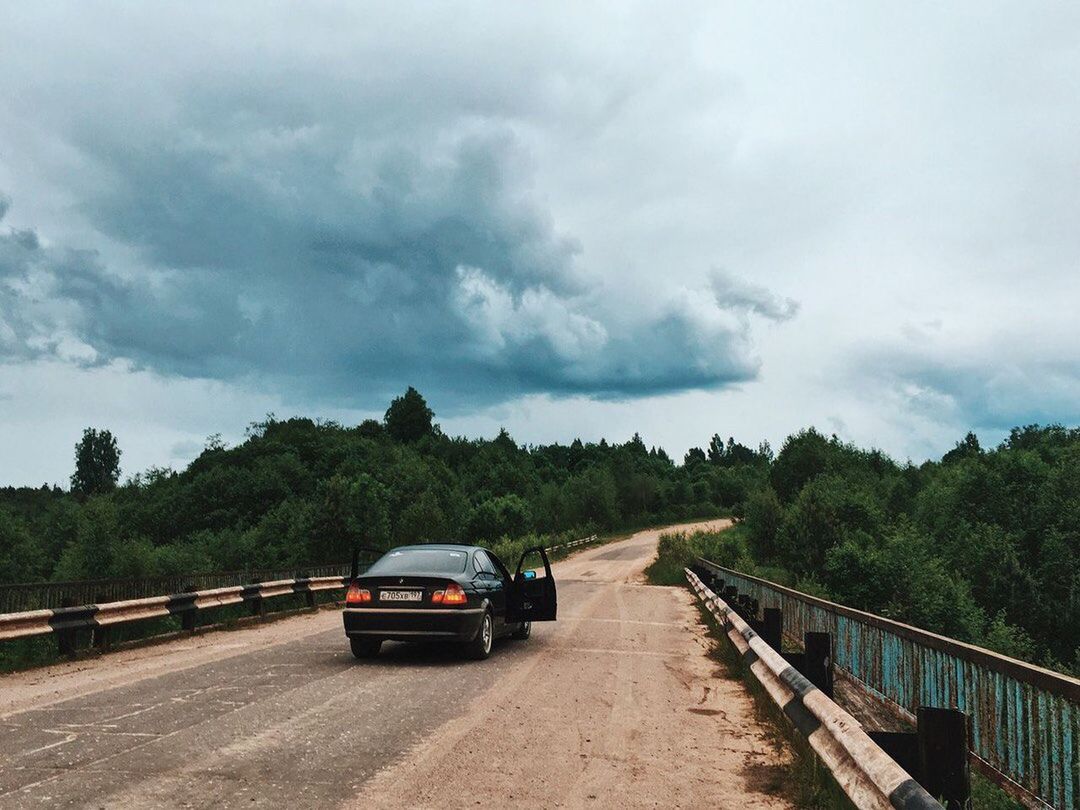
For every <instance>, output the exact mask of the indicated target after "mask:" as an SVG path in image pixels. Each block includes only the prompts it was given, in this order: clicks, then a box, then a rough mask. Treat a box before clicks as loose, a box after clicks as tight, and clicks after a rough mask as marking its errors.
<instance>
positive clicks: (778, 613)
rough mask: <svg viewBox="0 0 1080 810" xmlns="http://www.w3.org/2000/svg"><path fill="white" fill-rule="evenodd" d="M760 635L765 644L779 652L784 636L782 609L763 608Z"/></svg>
mask: <svg viewBox="0 0 1080 810" xmlns="http://www.w3.org/2000/svg"><path fill="white" fill-rule="evenodd" d="M760 635H761V638H762V640H763V641H764V642H765V643H766V644H768V645H769V646H770V647H772V648H773V649H774V650H776V651H777V652H780V647H781V646H782V645H783V638H784V611H782V610H780V608H765V618H764V619H763V621H762V623H761V633H760Z"/></svg>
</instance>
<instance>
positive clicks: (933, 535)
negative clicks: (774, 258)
mask: <svg viewBox="0 0 1080 810" xmlns="http://www.w3.org/2000/svg"><path fill="white" fill-rule="evenodd" d="M739 512H740V514H742V515H743V517H744V521H743V527H742V529H741V531H740V532H736V533H735V534H733V535H732V536H730V537H728V538H725V539H724V541H723V543H718V544H716V545H714V548H713V551H715V553H717V554H720V555H723V556H726V557H727V558H728V560H729V561H731V562H734V563H735V564H736V565H741V566H742V567H744V568H753V569H756V571H757V573H759V574H761V575H763V576H765V577H768V578H772V579H776V580H781V581H783V582H784V583H785V584H790V585H793V586H795V587H798V588H799V589H800V590H804V591H808V592H810V593H815V594H818V595H821V596H824V597H825V598H829V599H832V600H834V601H837V602H841V603H843V604H846V605H850V606H852V607H856V608H859V609H862V610H868V611H871V612H874V613H878V614H882V615H885V616H889V617H891V618H895V619H898V620H901V621H905V622H907V623H910V624H913V625H916V626H918V627H922V628H925V629H928V630H932V631H935V632H939V633H942V634H945V635H948V636H952V637H954V638H957V639H960V640H962V641H968V642H972V643H977V644H981V645H983V646H988V647H990V648H992V649H995V650H998V651H999V652H1003V653H1005V654H1007V655H1012V656H1014V657H1017V658H1021V659H1025V660H1028V661H1032V662H1035V663H1040V664H1043V665H1045V666H1048V667H1049V668H1052V669H1057V670H1060V671H1074V672H1080V429H1066V428H1064V427H1061V426H1059V425H1051V426H1045V427H1041V426H1036V425H1033V426H1027V427H1018V428H1014V429H1013V430H1012V431H1011V432H1010V433H1009V436H1008V438H1007V439H1005V440H1004V441H1003V442H1002V443H1001V444H1000V445H999V446H998V447H995V448H992V449H989V450H984V449H983V448H982V447H981V446H980V444H979V440H978V438H977V437H976V436H975V435H974V434H972V433H969V434H968V435H967V436H966V437H965V438H964V439H963V440H962V441H960V442H958V443H957V445H956V447H955V448H954V449H952V450H950V451H949V452H948V453H946V454H945V455H944V457H943V458H942V459H941V460H940V461H938V462H927V463H925V464H922V465H919V466H915V465H912V464H906V465H900V464H897V463H896V462H894V461H893V460H892V459H890V458H889V457H888V456H886V455H884V454H883V453H881V452H878V451H875V450H870V451H867V450H862V449H859V448H857V447H855V446H853V445H851V444H847V443H844V442H842V441H840V440H839V439H837V438H836V437H835V436H833V437H826V436H824V435H822V434H820V433H818V432H817V431H815V430H804V431H802V432H800V433H797V434H795V435H793V436H791V437H790V438H788V440H787V441H786V442H785V443H784V445H783V447H782V448H781V450H780V452H779V453H778V454H777V457H776V459H775V461H773V462H772V463H771V464H770V465H769V469H768V474H767V477H766V478H765V479H764V480H763V481H762V486H761V487H760V488H758V489H755V490H754V491H753V492H752V493H751V494H750V495H749V496H748V497H747V499H746V500H745V502H744V503H743V504H741V505H740V507H739ZM744 541H745V542H744Z"/></svg>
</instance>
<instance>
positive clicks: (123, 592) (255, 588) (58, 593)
mask: <svg viewBox="0 0 1080 810" xmlns="http://www.w3.org/2000/svg"><path fill="white" fill-rule="evenodd" d="M596 540H597V536H596V535H595V534H594V535H590V536H589V537H585V538H582V539H580V540H572V541H570V542H569V543H562V544H559V545H555V546H551V547H549V548H547V549H545V551H549V552H555V551H564V550H568V549H572V548H577V547H578V546H583V545H586V544H587V543H592V542H595V541H596ZM349 568H350V566H349V565H331V566H321V567H319V568H314V569H308V570H310V571H311V572H312V574H313V575H311V576H302V577H291V576H290V577H288V578H284V577H279V578H276V579H273V580H271V581H268V582H260V581H258V579H256V580H255V581H252V579H249V578H248V577H252V576H254V577H258V576H259V575H260V574H272V573H277V572H275V571H273V570H272V569H253V570H251V571H246V572H236V571H233V572H224V573H214V574H191V575H187V576H183V575H180V576H174V577H152V578H147V579H139V580H132V579H129V580H120V579H117V580H107V579H103V580H83V581H80V582H60V583H47V584H46V585H8V586H5V587H6V588H9V589H12V588H14V589H19V588H26V589H28V590H29V589H31V588H39V589H40V588H48V589H49V590H48V591H45V593H47V594H48V597H49V598H51V599H55V600H63V602H66V603H67V604H63V605H62V606H61V605H50V606H48V607H39V608H37V609H35V610H19V611H4V612H2V613H0V641H9V640H14V639H18V638H26V637H28V636H37V635H44V634H47V633H54V632H55V633H57V635H58V638H59V641H60V647H61V650H62V651H63V652H73V651H74V644H75V641H74V635H72V634H73V633H76V632H78V631H79V630H84V629H92V630H94V631H95V640H97V639H98V638H99V637H101V638H104V639H107V638H108V633H107V629H108V628H109V627H111V626H114V625H119V624H126V623H130V622H136V621H142V620H144V619H153V618H160V617H164V616H177V615H179V616H181V617H182V621H183V627H184V629H186V630H194V629H195V627H196V624H197V620H196V618H195V617H196V616H197V613H198V611H200V610H207V609H210V608H218V607H224V606H226V605H234V604H240V603H243V602H247V603H249V604H251V606H252V607H253V609H254V610H255V611H256V612H260V613H261V612H262V600H263V599H269V598H272V597H275V596H286V595H291V594H306V595H307V599H308V605H309V606H312V607H313V606H314V604H315V602H314V594H315V592H317V591H326V590H335V589H339V588H344V587H345V586H346V585H347V584H348V581H349ZM222 579H225V580H230V579H232V580H237V579H239V580H241V581H240V582H233V583H229V584H226V585H222V586H217V585H218V583H219V582H220V581H221V580H222ZM206 583H210V584H211V585H212V586H217V587H203V588H201V589H200V588H198V587H197V586H198V585H199V584H203V585H204V586H205V584H206ZM154 586H163V587H165V588H171V589H172V590H173V593H172V595H168V596H162V595H160V592H159V594H158V595H150V596H147V595H145V594H142V593H140V591H145V590H146V589H148V588H151V587H154ZM132 593H139V597H138V598H124V597H128V596H130V595H131V594H132ZM87 594H95V596H92V597H90V598H87V599H85V600H79V599H78V597H79V596H85V595H87ZM103 594H104V596H102V595H103ZM110 596H112V597H114V598H112V599H110V598H109V597H110ZM116 596H120V598H115V597H116ZM80 601H81V604H79V602H80ZM76 605H77V606H76Z"/></svg>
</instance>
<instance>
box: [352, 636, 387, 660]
mask: <svg viewBox="0 0 1080 810" xmlns="http://www.w3.org/2000/svg"><path fill="white" fill-rule="evenodd" d="M349 646H350V647H352V654H353V655H354V656H356V657H357V658H374V657H375V656H376V655H378V654H379V648H380V647H381V646H382V639H381V638H350V639H349Z"/></svg>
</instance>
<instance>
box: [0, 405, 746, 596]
mask: <svg viewBox="0 0 1080 810" xmlns="http://www.w3.org/2000/svg"><path fill="white" fill-rule="evenodd" d="M718 441H719V440H718ZM720 446H721V449H722V450H723V452H725V453H726V452H727V451H726V448H724V446H723V445H720ZM732 446H733V447H734V444H733V445H732ZM75 455H76V465H75V473H74V474H73V475H72V478H71V488H70V489H69V490H62V489H60V488H57V487H42V488H40V489H35V488H10V487H9V488H7V489H2V490H0V582H33V581H46V580H68V579H86V578H98V577H125V576H146V575H152V574H171V573H183V572H195V571H207V570H234V569H244V568H249V567H275V568H302V567H307V566H313V565H319V564H324V563H338V562H345V561H347V560H348V559H349V558H350V556H351V549H352V547H353V545H354V544H360V545H364V546H371V547H375V548H387V547H390V546H392V545H398V544H402V543H416V542H431V541H445V542H473V541H477V542H487V543H494V542H496V541H499V540H501V539H503V538H513V539H527V538H529V537H533V538H538V537H541V536H542V537H543V539H545V540H548V539H559V538H561V537H564V536H565V537H571V536H575V537H576V536H582V535H585V534H589V533H592V532H598V531H601V532H602V531H609V530H614V529H621V528H627V527H632V526H638V525H644V524H650V523H657V522H666V521H675V520H681V519H684V518H693V517H704V516H712V515H715V514H718V513H719V512H720V511H722V510H726V509H731V508H733V507H734V506H735V505H736V504H737V503H739V502H740V501H741V500H742V499H743V498H744V497H745V496H746V494H747V493H748V492H749V486H750V482H751V480H752V479H753V477H754V474H753V471H752V470H751V469H750V468H749V467H745V466H736V465H731V464H725V465H710V464H704V465H694V464H691V465H678V464H676V463H674V462H673V461H672V459H671V458H669V457H668V455H667V454H666V453H665V452H664V451H663V450H662V449H660V448H655V447H654V448H647V447H646V446H645V444H644V442H643V441H642V440H641V438H640V436H637V435H635V436H634V437H633V438H632V439H630V440H629V441H627V442H625V443H623V444H609V443H608V442H606V441H604V440H601V441H600V442H599V443H586V442H582V441H580V440H575V441H574V442H572V443H571V444H569V445H560V444H552V445H544V446H530V447H525V446H520V445H518V444H517V443H516V442H515V441H514V440H513V438H512V437H511V436H510V435H509V434H508V433H507V432H506V431H505V430H502V431H500V432H499V434H498V435H497V436H496V437H494V438H493V439H466V438H462V437H450V436H447V435H445V434H444V433H443V432H442V430H441V429H440V428H439V426H438V424H436V423H435V421H434V414H433V413H432V411H431V409H430V408H429V407H428V405H427V403H426V402H425V400H424V398H423V396H422V395H421V394H420V393H419V392H417V391H416V390H415V389H412V388H410V389H409V390H408V391H406V392H405V394H403V395H402V396H401V397H398V398H396V399H395V400H394V401H393V402H392V403H391V404H390V406H389V408H388V409H387V411H386V414H385V417H384V418H383V419H382V420H381V421H378V420H367V421H365V422H363V423H361V424H359V425H356V426H343V425H340V424H337V423H335V422H316V421H312V420H310V419H286V420H279V419H276V418H274V417H272V416H271V417H268V418H267V419H266V420H265V421H263V422H260V423H257V424H253V425H251V426H250V427H249V429H248V435H247V438H246V440H245V441H244V442H243V443H241V444H239V445H238V446H236V447H226V446H225V444H224V443H223V442H222V441H221V439H220V437H219V436H212V437H210V439H209V440H208V441H207V444H206V447H205V449H204V450H203V452H202V453H201V454H200V455H199V457H198V458H196V459H195V460H194V461H193V462H192V463H191V464H190V465H189V466H188V467H187V468H186V469H184V470H182V471H179V472H176V471H173V470H169V469H150V470H147V471H145V472H142V473H139V474H137V475H134V476H131V477H130V478H129V479H128V480H127V481H125V482H124V483H119V472H120V470H119V460H120V451H119V448H118V446H117V441H116V438H115V437H113V436H112V435H111V434H110V433H109V432H108V431H107V430H100V431H99V430H92V429H88V430H87V431H86V432H85V433H84V435H83V438H82V440H81V441H80V442H79V445H78V446H77V448H76V454H75Z"/></svg>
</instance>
